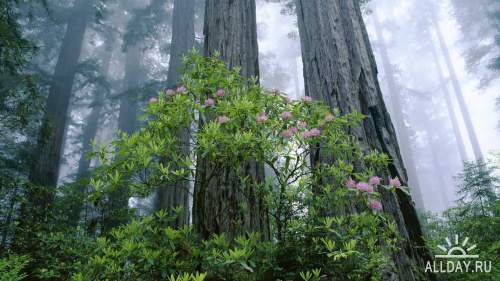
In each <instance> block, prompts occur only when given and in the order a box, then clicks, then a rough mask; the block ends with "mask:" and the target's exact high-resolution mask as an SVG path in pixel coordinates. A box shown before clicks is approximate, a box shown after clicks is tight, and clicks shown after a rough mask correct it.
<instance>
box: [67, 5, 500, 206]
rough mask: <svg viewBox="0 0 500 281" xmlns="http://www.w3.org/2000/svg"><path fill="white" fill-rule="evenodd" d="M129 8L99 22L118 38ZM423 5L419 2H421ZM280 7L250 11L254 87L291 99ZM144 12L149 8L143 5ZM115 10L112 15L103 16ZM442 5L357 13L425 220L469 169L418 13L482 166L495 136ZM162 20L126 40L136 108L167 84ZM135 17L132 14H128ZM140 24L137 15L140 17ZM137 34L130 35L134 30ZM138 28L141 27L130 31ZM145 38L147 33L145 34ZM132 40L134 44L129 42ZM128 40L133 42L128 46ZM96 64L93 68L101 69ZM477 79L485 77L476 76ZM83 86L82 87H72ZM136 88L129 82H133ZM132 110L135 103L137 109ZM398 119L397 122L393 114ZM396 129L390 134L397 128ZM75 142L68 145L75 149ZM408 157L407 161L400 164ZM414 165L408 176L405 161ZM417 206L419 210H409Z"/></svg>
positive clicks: (116, 65) (70, 160)
mask: <svg viewBox="0 0 500 281" xmlns="http://www.w3.org/2000/svg"><path fill="white" fill-rule="evenodd" d="M129 2H131V3H133V5H136V6H127V7H122V6H121V5H118V6H116V4H115V3H113V4H110V5H112V6H111V9H110V11H111V13H112V15H111V17H110V18H109V19H107V21H110V22H111V23H112V24H114V25H115V27H114V28H118V31H117V32H118V33H121V34H124V33H125V34H127V33H126V32H127V31H126V24H125V23H124V21H126V20H127V18H128V20H131V19H133V17H134V16H135V17H140V16H141V15H140V14H139V15H133V14H131V13H132V12H133V11H134V10H129V9H130V7H132V8H133V9H140V8H142V9H147V8H148V7H149V6H148V5H151V3H149V2H147V1H129ZM424 2H425V1H424ZM290 3H291V2H290V1H282V2H279V1H263V0H259V1H257V4H256V6H257V7H256V8H257V34H258V43H259V64H260V78H261V82H262V85H263V86H264V87H266V88H269V89H279V90H280V91H282V92H284V93H286V94H287V95H288V96H289V97H291V98H292V99H299V98H300V97H302V96H304V81H303V80H304V79H303V75H302V74H303V70H302V60H301V51H300V40H299V37H298V27H297V18H296V15H295V11H294V10H293V7H292V8H290V7H291V6H290ZM153 4H154V3H153ZM198 4H199V6H200V7H198V8H197V23H196V29H197V30H196V33H197V35H196V37H197V42H198V43H199V44H200V45H201V44H202V42H203V32H202V17H203V13H202V11H203V10H202V7H201V4H200V3H198ZM113 5H115V6H113ZM451 5H452V3H451V2H450V1H441V2H440V3H439V4H436V3H430V2H429V3H427V4H426V3H423V2H422V1H391V0H373V1H370V3H368V4H367V5H365V6H364V20H365V24H366V25H367V29H368V33H369V36H370V40H371V43H372V47H373V51H374V53H375V57H376V60H377V65H378V71H379V75H378V77H379V83H380V86H381V88H382V92H383V94H384V99H385V101H386V104H387V107H388V110H389V111H390V114H391V117H392V119H393V123H394V124H395V127H396V131H397V133H398V139H399V142H400V146H401V147H402V148H401V149H402V150H403V148H406V151H402V154H403V157H404V158H405V161H406V162H407V163H406V165H407V170H408V174H409V181H410V186H411V184H412V183H415V182H418V186H419V189H420V190H421V194H422V195H421V196H422V198H423V205H420V206H419V207H420V208H422V207H423V209H425V210H427V211H432V212H441V211H443V210H444V209H447V208H449V207H451V206H453V205H454V204H455V203H454V202H455V200H457V197H456V194H455V193H456V191H457V187H456V186H457V183H456V179H455V177H456V176H457V174H458V173H459V172H460V171H461V168H462V161H473V160H475V156H474V152H473V148H472V146H471V141H470V137H469V135H468V132H467V129H466V127H465V125H464V119H463V118H464V117H463V114H462V111H461V109H460V107H459V105H458V102H457V98H456V93H455V90H454V89H453V86H452V85H451V81H450V74H449V70H448V69H447V66H446V62H445V60H444V58H443V54H442V50H441V49H440V48H441V46H440V45H439V42H438V39H437V38H436V32H435V30H434V29H435V27H434V26H433V25H432V23H431V20H429V19H425V17H426V16H429V15H426V14H425V13H424V12H422V11H423V10H425V12H427V13H430V12H433V13H435V14H436V16H437V23H438V24H439V26H440V28H441V30H442V34H443V38H444V41H445V43H446V47H447V49H448V51H449V54H450V57H451V61H452V64H453V67H454V69H455V72H456V76H457V78H458V80H459V84H460V87H461V90H462V92H463V96H464V98H465V102H466V104H467V110H468V111H469V114H470V119H471V120H472V124H473V127H474V131H475V133H476V135H477V139H478V142H479V146H480V149H481V152H482V153H483V154H484V155H485V157H489V155H490V153H495V152H496V151H498V150H499V149H500V142H499V141H498V140H499V139H500V132H499V130H498V127H497V125H498V119H499V117H498V116H499V115H498V111H496V105H495V101H496V99H497V98H498V89H499V87H500V84H499V83H500V82H499V81H498V80H492V81H491V82H489V84H487V85H481V74H482V73H481V71H479V73H471V72H468V71H467V69H466V65H465V64H466V62H465V59H464V56H466V54H465V50H464V44H462V41H463V37H464V35H463V34H462V33H461V31H460V26H459V24H458V23H457V19H456V18H455V17H454V12H453V7H452V6H451ZM159 7H162V8H163V9H164V11H162V12H161V13H160V14H162V15H164V16H165V18H163V19H161V20H158V21H157V22H155V21H152V22H151V23H154V24H155V26H154V27H153V28H152V30H147V31H145V30H142V31H141V32H144V33H143V34H140V32H139V31H135V30H134V29H132V31H129V34H133V35H130V37H131V38H132V39H131V41H132V42H134V41H135V40H137V42H142V40H145V41H144V42H146V43H142V44H143V46H142V47H141V48H142V50H141V51H142V53H141V56H142V60H141V62H140V64H141V69H142V71H143V74H142V75H144V77H143V78H142V79H141V80H142V81H140V82H138V83H139V84H137V87H138V88H137V89H138V90H140V91H141V98H140V100H139V104H140V105H141V104H142V106H144V104H145V103H144V102H145V101H146V100H147V99H148V96H151V95H153V94H154V92H155V91H156V90H157V89H159V88H161V87H162V83H163V84H164V83H165V81H166V79H167V71H166V69H168V61H169V59H168V52H165V51H166V50H168V48H169V44H170V40H171V38H170V37H171V26H170V23H169V21H168V19H169V17H171V12H172V8H173V6H172V5H171V4H168V5H163V6H162V5H160V6H159ZM135 11H136V12H137V11H138V10H135ZM149 13H150V14H149V15H147V16H149V17H153V18H154V17H157V16H158V15H157V14H158V13H157V12H154V13H152V12H149ZM375 15H376V16H377V17H378V21H379V23H378V25H379V29H380V30H379V32H380V34H382V36H383V42H384V43H383V44H384V45H385V46H384V48H385V49H386V53H387V56H388V59H389V62H388V65H390V66H391V68H392V69H391V70H390V71H391V72H392V78H390V79H392V80H393V81H394V83H395V84H396V88H397V93H396V95H399V96H400V97H399V98H398V99H399V101H398V104H395V102H394V94H392V93H391V91H390V89H389V85H388V79H389V78H388V76H387V70H386V69H385V68H384V67H383V65H384V62H383V61H382V58H381V48H382V46H381V42H382V41H381V40H380V38H378V37H377V31H376V29H375V26H374V16H375ZM144 16H146V15H144ZM135 28H137V27H135ZM139 28H142V27H139ZM148 28H151V27H148ZM133 32H136V33H137V34H134V33H133ZM133 36H138V38H133ZM104 40H105V38H103V37H102V35H100V34H99V33H98V32H92V31H87V32H86V35H85V40H84V42H86V43H85V46H84V48H83V52H82V58H81V60H88V61H92V60H95V59H99V58H96V54H98V53H99V52H102V51H99V50H100V49H102V48H103V44H104ZM115 40H117V41H116V43H115V44H116V46H115V48H120V45H121V46H122V47H121V48H124V46H126V45H127V44H130V43H126V42H122V43H120V41H119V40H118V39H115ZM433 48H434V52H435V56H437V57H438V59H439V67H440V68H441V71H442V73H443V79H444V80H445V81H444V83H446V87H447V92H448V95H449V96H450V100H451V104H452V106H453V108H451V110H450V109H448V108H447V105H446V101H445V96H444V92H443V89H442V87H443V86H442V83H443V81H440V77H439V74H438V66H437V64H436V63H435V57H434V55H433V51H432V49H433ZM125 60H126V53H125V52H123V51H122V52H113V54H112V57H111V61H110V66H109V67H110V70H109V74H108V75H109V76H108V79H109V80H110V81H111V83H112V84H111V87H110V89H109V91H110V92H109V96H110V98H109V99H108V104H107V105H106V107H107V110H106V112H105V113H104V117H105V118H104V122H103V123H101V124H100V125H101V126H100V127H99V130H98V133H97V136H96V140H98V142H99V143H101V144H102V143H109V142H110V141H111V140H112V139H113V137H114V136H115V135H116V130H117V129H118V127H117V126H118V125H117V123H118V116H117V114H118V109H119V106H118V103H117V102H116V101H117V98H116V96H119V95H120V91H123V89H124V88H123V87H124V86H123V85H121V84H122V83H124V82H121V81H124V79H126V78H124V75H125V63H126V62H125ZM101 63H102V62H101ZM482 71H483V72H487V70H482ZM81 79H83V78H81ZM134 83H137V82H134ZM91 91H92V88H83V89H79V90H78V91H77V93H76V95H75V96H76V98H74V99H73V103H72V106H73V108H72V111H71V120H72V123H71V124H70V125H69V126H68V128H67V133H68V137H67V139H66V145H65V149H64V165H63V166H62V167H61V176H60V178H59V181H60V182H66V181H71V180H72V179H73V176H74V173H75V172H76V169H77V167H78V165H77V163H78V159H79V158H80V157H81V154H80V152H81V149H82V147H81V144H82V142H80V141H78V138H79V135H81V134H82V128H83V126H84V124H85V118H86V117H88V116H89V114H90V107H89V106H88V105H89V102H79V100H81V99H84V98H85V96H86V95H87V96H88V95H90V94H91V93H92V92H91ZM141 100H142V102H141ZM395 107H399V109H395ZM398 112H399V113H403V114H404V117H401V116H399V115H398V114H397V113H398ZM450 112H453V115H455V116H456V117H455V118H456V121H457V123H456V125H457V126H458V128H455V130H458V133H459V135H458V136H459V137H460V138H462V139H461V140H460V141H461V142H463V146H464V149H465V154H466V155H465V156H464V158H462V156H461V155H460V152H459V144H458V143H457V139H456V132H454V128H453V124H452V121H451V115H450ZM398 124H399V126H398ZM401 126H405V127H406V129H405V130H406V132H405V133H404V134H405V135H406V136H404V135H403V136H402V135H401V134H402V131H401V130H402V129H401V128H402V127H401ZM75 138H76V139H75ZM410 154H411V155H410ZM409 157H411V158H413V159H412V162H413V163H414V164H413V165H414V168H413V169H414V170H413V171H412V170H411V168H409V167H408V165H412V164H410V163H408V158H409ZM417 205H419V204H417Z"/></svg>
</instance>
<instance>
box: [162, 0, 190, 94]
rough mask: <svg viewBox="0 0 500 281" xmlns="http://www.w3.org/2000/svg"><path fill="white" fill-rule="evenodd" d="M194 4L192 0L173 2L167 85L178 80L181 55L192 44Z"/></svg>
mask: <svg viewBox="0 0 500 281" xmlns="http://www.w3.org/2000/svg"><path fill="white" fill-rule="evenodd" d="M194 4H195V1H194V0H175V2H174V12H173V21H172V44H171V46H170V62H169V65H168V77H167V86H168V87H174V86H175V85H176V84H177V83H178V82H179V79H180V76H181V73H180V71H181V68H182V57H183V56H184V55H185V54H186V53H187V52H188V51H189V50H190V49H191V48H193V46H194Z"/></svg>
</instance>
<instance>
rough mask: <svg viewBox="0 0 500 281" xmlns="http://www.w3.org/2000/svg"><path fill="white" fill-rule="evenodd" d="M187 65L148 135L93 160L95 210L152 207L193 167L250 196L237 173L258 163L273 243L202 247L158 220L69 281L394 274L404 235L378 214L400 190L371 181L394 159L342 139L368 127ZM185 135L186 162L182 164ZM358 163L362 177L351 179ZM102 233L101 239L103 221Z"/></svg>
mask: <svg viewBox="0 0 500 281" xmlns="http://www.w3.org/2000/svg"><path fill="white" fill-rule="evenodd" d="M185 63H186V68H187V69H186V73H185V75H184V77H183V83H184V86H181V87H179V88H178V89H177V90H176V91H174V90H167V91H165V92H162V93H160V94H159V96H158V98H152V99H151V100H150V104H149V106H148V107H147V108H146V115H145V117H144V119H145V120H146V121H147V125H146V126H145V127H144V128H143V129H141V130H140V131H139V132H137V133H134V134H132V135H130V136H128V135H125V134H123V135H121V136H120V137H119V138H118V139H117V140H116V141H114V142H113V143H112V145H111V146H110V147H101V148H100V149H98V150H97V151H96V152H95V153H94V156H96V157H98V158H99V162H100V163H102V165H101V166H100V167H99V168H98V169H97V170H96V172H95V174H94V176H93V178H92V179H91V180H90V183H91V186H92V189H93V190H92V195H91V198H90V199H91V200H92V202H94V203H95V205H96V206H97V207H98V208H100V210H101V211H100V213H102V214H104V215H103V217H106V215H105V212H106V210H108V209H109V204H111V203H112V200H113V198H112V196H113V194H117V193H121V194H123V193H126V194H128V195H129V196H133V197H145V196H148V195H149V194H151V193H152V192H153V191H154V190H155V188H156V187H158V186H161V185H164V184H165V183H167V182H169V181H172V180H177V179H192V178H195V175H194V173H195V168H194V167H195V164H194V159H195V158H196V157H197V156H198V157H203V158H204V159H206V160H207V161H210V163H211V164H213V165H214V167H215V168H214V169H217V168H220V167H231V169H232V170H233V171H234V172H235V173H236V174H237V175H239V176H240V177H241V182H242V183H243V185H251V184H255V183H252V182H249V180H248V178H245V177H244V176H245V175H244V173H242V172H241V171H240V168H241V164H242V163H244V162H245V161H248V159H253V160H256V161H259V162H263V163H265V164H266V166H267V167H268V168H269V169H270V170H271V171H272V176H271V177H268V178H267V180H266V181H265V182H264V183H262V184H256V186H254V187H255V188H257V189H258V193H257V194H258V196H262V197H263V198H265V202H266V208H267V210H268V214H269V217H270V223H271V225H270V230H271V231H270V232H271V240H270V241H266V240H265V239H264V240H262V237H261V235H260V234H259V233H243V234H242V235H241V236H238V237H235V238H234V239H232V238H226V236H225V234H224V233H219V234H215V233H214V235H213V236H212V237H211V238H210V239H208V240H203V239H201V238H200V236H199V235H198V233H197V230H196V229H193V228H192V227H189V226H184V227H182V228H180V229H174V228H172V227H170V226H169V225H170V224H169V223H170V222H171V221H172V220H173V219H174V218H175V216H174V217H172V216H171V214H170V212H168V213H167V212H163V211H161V212H158V213H155V214H153V215H151V216H147V217H144V218H140V219H135V220H133V221H132V222H130V223H129V224H127V225H124V226H122V227H120V228H118V229H115V230H113V231H111V235H110V236H109V237H106V238H105V237H101V238H99V239H98V247H97V248H96V252H95V253H94V254H93V255H92V257H90V258H89V259H88V261H87V263H85V264H82V265H81V267H79V268H80V270H79V273H78V274H76V275H74V280H121V279H125V280H166V279H168V278H169V279H171V280H189V279H193V280H239V281H245V280H249V281H250V280H332V278H337V279H338V280H383V279H384V278H385V277H386V274H390V272H393V271H394V268H393V264H392V261H391V259H390V253H391V251H392V250H394V247H395V244H396V241H397V239H398V237H397V235H396V233H397V229H396V226H395V224H394V223H393V222H392V221H391V220H390V219H389V218H388V217H387V216H386V215H384V214H383V213H381V212H380V211H381V210H382V209H383V206H382V204H381V202H380V201H379V199H378V198H379V196H380V195H379V193H378V191H379V189H382V188H384V189H388V190H389V191H390V192H394V189H396V188H400V189H403V187H401V186H400V183H399V180H397V179H391V180H390V182H389V183H388V184H387V185H384V184H382V183H381V180H380V178H378V177H376V176H374V175H375V174H377V173H383V171H385V168H386V164H387V162H388V158H387V157H386V156H385V155H382V154H378V153H376V152H372V153H369V154H367V155H365V154H363V153H362V152H361V149H360V148H359V147H358V146H357V144H356V140H355V138H354V137H352V136H351V135H349V134H348V133H347V132H348V131H349V130H351V129H352V128H353V127H355V126H357V124H358V123H359V122H360V121H361V120H362V119H363V116H362V115H360V114H358V113H351V114H348V115H344V116H340V114H339V113H338V112H337V111H335V112H333V113H332V112H330V110H329V109H328V108H327V107H326V106H324V105H322V104H321V103H318V102H314V101H312V100H310V99H309V98H307V97H306V98H304V99H303V100H300V101H290V100H288V99H287V98H286V97H284V96H282V95H281V94H280V93H279V92H277V91H272V92H268V91H265V90H264V89H262V88H261V87H260V86H258V85H256V84H255V82H254V81H251V80H247V79H244V78H242V77H241V76H240V75H239V74H238V73H237V72H236V71H234V70H228V69H227V68H226V67H225V65H224V63H223V62H221V61H219V60H217V59H216V58H203V57H201V56H199V55H196V54H192V55H191V56H190V57H189V58H188V59H187V60H186V62H185ZM196 124H198V125H196ZM186 128H191V130H190V138H189V144H190V147H191V150H190V152H189V154H183V153H181V152H180V151H182V149H181V147H182V145H185V144H184V143H183V141H184V140H183V139H181V138H180V137H179V136H180V135H181V134H180V132H182V130H185V129H186ZM326 156H328V157H329V158H328V159H327V160H324V161H321V162H317V161H316V162H315V159H317V158H318V157H326ZM356 162H357V163H359V162H363V163H364V164H363V165H364V167H365V169H364V171H361V172H359V171H355V169H354V166H353V163H356ZM351 178H353V179H351ZM356 181H360V182H356ZM244 188H245V187H244V186H242V187H241V189H244ZM403 190H404V189H403ZM246 208H247V206H241V210H240V211H241V212H245V211H246ZM182 211H183V210H180V209H176V212H174V213H180V212H182ZM193 212H196V210H193ZM122 214H124V216H126V214H127V213H126V212H123V213H122ZM113 215H116V213H113ZM124 219H126V217H125V218H124ZM100 223H101V225H102V226H101V229H106V227H105V224H106V220H105V219H104V220H102V221H101V222H100ZM195 227H196V225H195ZM196 274H198V275H196Z"/></svg>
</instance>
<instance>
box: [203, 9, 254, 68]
mask: <svg viewBox="0 0 500 281" xmlns="http://www.w3.org/2000/svg"><path fill="white" fill-rule="evenodd" d="M203 33H204V35H205V47H204V50H205V55H206V56H212V55H213V54H214V53H215V52H220V57H221V59H222V60H224V61H225V62H226V64H227V66H228V67H229V68H233V67H241V74H242V75H243V76H246V77H250V76H258V75H259V48H258V46H257V26H256V15H255V0H218V1H216V0H207V1H206V4H205V24H204V27H203Z"/></svg>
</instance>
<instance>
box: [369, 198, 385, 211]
mask: <svg viewBox="0 0 500 281" xmlns="http://www.w3.org/2000/svg"><path fill="white" fill-rule="evenodd" d="M368 207H370V209H372V210H374V211H382V202H380V201H379V200H375V199H370V200H369V202H368Z"/></svg>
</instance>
